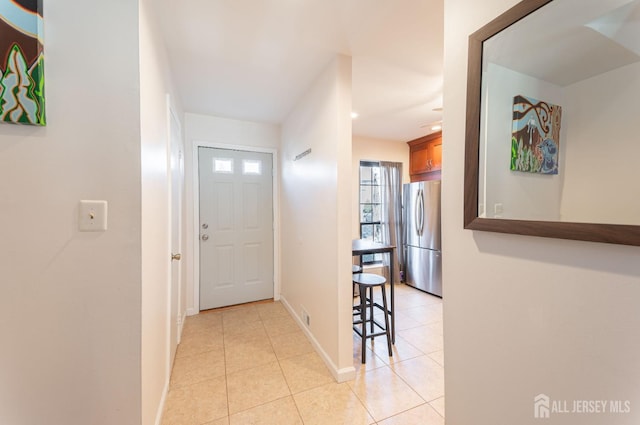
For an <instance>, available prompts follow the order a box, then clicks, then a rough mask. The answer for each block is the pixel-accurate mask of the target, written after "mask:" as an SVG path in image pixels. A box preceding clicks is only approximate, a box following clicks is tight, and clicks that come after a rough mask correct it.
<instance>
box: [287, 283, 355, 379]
mask: <svg viewBox="0 0 640 425" xmlns="http://www.w3.org/2000/svg"><path fill="white" fill-rule="evenodd" d="M280 302H281V303H282V305H283V306H284V307H285V308H286V309H287V311H288V312H289V314H290V315H291V316H292V317H293V320H295V321H296V323H297V324H298V327H299V328H300V329H302V332H304V334H305V336H306V337H307V339H308V340H309V342H311V345H313V348H314V349H315V350H316V352H317V353H318V355H319V356H320V358H322V361H324V364H325V365H326V366H327V368H328V369H329V371H330V372H331V374H332V375H333V379H335V380H336V381H337V382H345V381H350V380H352V379H353V378H355V376H356V369H355V368H354V367H353V366H349V367H345V368H342V369H338V367H337V366H336V365H335V363H333V361H332V360H331V358H330V357H329V355H328V354H327V353H326V352H325V351H324V350H323V349H322V346H321V345H320V343H319V342H318V340H316V338H315V337H314V336H313V334H312V333H311V331H310V330H309V328H307V327H306V326H305V325H304V323H302V319H300V317H299V316H298V315H297V314H296V312H295V310H294V309H293V308H292V307H291V305H290V304H289V302H287V299H286V298H285V297H284V296H283V295H280Z"/></svg>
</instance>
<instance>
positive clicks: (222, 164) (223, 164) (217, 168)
mask: <svg viewBox="0 0 640 425" xmlns="http://www.w3.org/2000/svg"><path fill="white" fill-rule="evenodd" d="M213 172H214V173H224V174H233V159H232V158H213Z"/></svg>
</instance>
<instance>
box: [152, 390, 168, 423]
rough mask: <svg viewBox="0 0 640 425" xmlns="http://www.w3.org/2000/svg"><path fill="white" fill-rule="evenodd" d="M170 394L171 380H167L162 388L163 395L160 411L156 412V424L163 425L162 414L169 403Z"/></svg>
mask: <svg viewBox="0 0 640 425" xmlns="http://www.w3.org/2000/svg"><path fill="white" fill-rule="evenodd" d="M168 394H169V381H167V382H165V384H164V388H163V389H162V396H161V397H160V403H159V406H158V411H157V412H156V421H155V425H162V414H163V413H164V405H165V404H167V395H168Z"/></svg>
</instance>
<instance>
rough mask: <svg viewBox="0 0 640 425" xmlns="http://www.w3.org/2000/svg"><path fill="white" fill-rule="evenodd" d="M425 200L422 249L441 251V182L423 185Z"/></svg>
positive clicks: (421, 239)
mask: <svg viewBox="0 0 640 425" xmlns="http://www.w3.org/2000/svg"><path fill="white" fill-rule="evenodd" d="M422 185H423V189H422V197H423V198H424V218H423V222H424V224H423V226H422V236H421V237H420V245H419V246H420V247H421V248H428V249H435V250H439V249H440V245H441V243H440V241H441V238H440V181H432V182H424V183H422Z"/></svg>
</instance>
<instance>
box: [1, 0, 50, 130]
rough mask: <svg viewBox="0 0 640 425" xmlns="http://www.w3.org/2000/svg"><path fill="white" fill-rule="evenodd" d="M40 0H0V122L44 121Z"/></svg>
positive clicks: (26, 122) (41, 122)
mask: <svg viewBox="0 0 640 425" xmlns="http://www.w3.org/2000/svg"><path fill="white" fill-rule="evenodd" d="M42 1H43V0H0V54H2V56H1V57H0V122H9V123H17V124H32V125H45V124H46V118H45V105H44V49H43V40H42V38H43V19H42Z"/></svg>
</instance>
